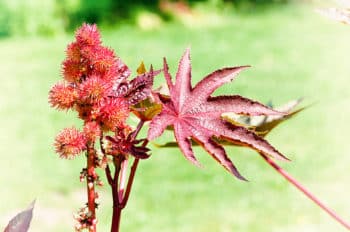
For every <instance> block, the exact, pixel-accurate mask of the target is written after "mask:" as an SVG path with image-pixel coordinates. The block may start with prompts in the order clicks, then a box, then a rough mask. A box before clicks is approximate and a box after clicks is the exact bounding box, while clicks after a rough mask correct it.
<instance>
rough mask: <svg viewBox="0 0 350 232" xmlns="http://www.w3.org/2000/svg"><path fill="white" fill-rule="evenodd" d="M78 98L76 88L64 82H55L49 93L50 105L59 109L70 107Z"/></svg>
mask: <svg viewBox="0 0 350 232" xmlns="http://www.w3.org/2000/svg"><path fill="white" fill-rule="evenodd" d="M77 98H78V92H77V91H76V89H75V88H74V87H73V86H71V85H68V84H67V83H65V82H60V83H57V84H55V85H54V86H53V87H52V88H51V90H50V93H49V102H50V104H51V107H54V108H57V109H59V110H68V109H71V108H72V107H73V106H74V104H75V102H76V100H77Z"/></svg>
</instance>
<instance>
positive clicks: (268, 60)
mask: <svg viewBox="0 0 350 232" xmlns="http://www.w3.org/2000/svg"><path fill="white" fill-rule="evenodd" d="M331 5H332V4H325V3H324V2H321V1H306V0H304V1H301V0H300V1H287V0H285V1H272V0H271V1H263V0H260V1H259V0H255V1H254V0H251V1H249V0H240V1H234V0H232V1H224V0H208V1H199V0H197V1H187V2H168V1H146V0H144V1H142V0H139V1H132V3H128V2H127V1H115V0H114V1H112V0H103V1H91V0H90V1H88V0H62V1H59V0H46V1H39V0H34V1H29V0H28V1H20V0H17V1H9V0H0V35H1V39H0V61H1V63H0V74H1V76H0V78H1V84H0V115H1V116H0V117H1V118H0V119H1V120H0V129H1V133H0V154H1V155H0V164H1V169H0V170H1V172H0V174H1V175H0V184H1V190H0V199H1V201H0V229H2V228H4V227H5V225H6V224H7V221H8V220H9V219H10V218H11V217H12V216H13V215H14V214H15V213H16V212H17V211H19V210H20V209H22V208H25V207H26V205H28V204H29V203H30V202H31V201H32V200H33V199H36V200H37V204H36V207H35V212H34V219H33V222H32V227H31V230H30V231H52V232H62V231H73V228H72V227H73V218H72V214H73V212H75V211H76V210H77V209H78V208H79V207H81V206H82V205H83V204H84V202H86V200H85V192H84V191H85V186H84V185H83V184H82V183H80V182H79V172H80V170H81V168H82V167H83V165H84V159H83V156H81V157H79V158H77V159H75V160H73V161H67V160H61V159H59V158H58V156H57V155H56V154H55V153H54V151H53V148H52V143H53V138H54V136H55V134H57V132H58V131H59V130H61V129H62V128H64V127H67V126H71V125H76V126H78V127H80V126H81V122H80V121H79V120H77V119H75V118H76V115H75V114H74V113H72V112H68V113H65V112H58V111H55V110H54V109H51V108H50V107H49V105H48V103H47V95H48V91H49V89H50V87H51V86H52V85H53V84H54V83H55V82H57V81H58V80H59V79H60V64H61V62H62V60H63V59H64V50H65V47H66V45H67V44H68V43H69V42H70V41H72V40H73V31H74V29H75V28H76V27H77V26H79V25H80V23H81V22H83V21H87V22H97V23H98V25H99V27H100V29H101V33H102V38H103V41H104V45H106V46H110V47H112V48H114V49H115V50H116V53H117V54H118V55H119V56H120V57H121V58H122V60H123V61H124V62H125V63H126V64H128V65H129V67H130V68H131V69H132V70H135V69H136V68H137V66H138V64H139V63H140V61H142V60H143V61H144V62H145V63H146V65H150V64H153V65H154V66H155V67H156V68H160V67H161V62H162V57H164V56H166V57H167V59H168V61H169V63H170V68H171V72H172V73H174V72H175V70H176V65H177V62H178V60H179V58H180V56H181V54H182V52H183V51H184V49H185V48H186V47H188V46H191V51H192V63H193V79H194V80H193V81H194V82H196V81H198V80H200V79H201V77H203V76H204V75H205V74H207V73H208V72H211V71H213V70H215V69H217V68H220V67H223V66H235V65H245V64H250V65H252V66H253V67H252V68H251V69H249V70H247V71H244V72H243V73H241V74H240V75H239V77H238V79H236V80H235V81H234V83H230V84H227V85H225V86H223V87H222V88H220V89H219V90H218V91H217V92H216V93H217V94H232V93H234V94H241V95H244V96H246V97H250V98H254V99H256V100H259V101H262V102H265V103H267V102H269V101H272V102H273V103H274V105H280V104H283V103H285V102H287V101H289V100H292V99H296V98H299V97H304V98H305V100H304V104H305V105H307V104H310V103H315V104H314V105H313V106H312V107H310V108H308V109H307V110H305V111H303V112H302V113H300V114H299V115H298V116H296V117H295V118H293V119H291V120H290V121H288V122H286V123H284V124H282V125H281V126H279V127H278V128H277V129H275V130H274V131H273V132H272V133H271V134H270V135H269V136H268V137H267V139H268V140H269V141H270V142H271V143H272V144H273V145H274V146H275V147H277V148H278V149H279V150H280V151H281V152H283V153H284V154H286V155H287V156H288V157H289V158H290V159H291V160H292V162H289V163H281V165H282V166H283V167H284V168H285V169H287V170H288V171H289V172H290V173H292V174H293V175H294V176H295V177H296V178H297V179H299V180H300V181H301V182H303V183H304V184H305V185H306V186H308V187H309V188H310V189H311V190H312V191H313V192H314V193H316V194H317V195H318V196H319V197H320V198H321V199H323V200H324V201H325V202H327V203H328V204H329V205H330V206H332V207H333V208H334V209H335V210H336V211H337V212H339V214H341V215H343V216H344V217H345V219H350V214H349V209H350V201H349V197H348V196H349V191H350V187H349V174H348V170H349V161H350V156H349V155H348V154H349V151H350V145H349V142H348V136H347V132H348V131H349V130H350V126H349V124H348V118H349V117H350V108H349V103H350V93H349V87H348V84H349V77H350V65H349V61H348V60H349V59H348V58H346V57H348V56H349V51H350V43H349V41H350V27H349V26H345V25H342V24H340V23H337V22H333V21H329V20H328V19H326V18H323V17H322V16H320V15H318V14H317V13H315V9H316V8H319V7H327V6H331ZM134 73H135V72H134ZM163 82H164V81H163V77H157V78H156V86H159V85H160V83H163ZM167 138H169V139H170V138H171V137H170V135H168V137H167ZM227 151H228V153H229V155H230V157H231V158H232V160H233V161H234V162H235V163H236V165H237V166H238V168H239V169H240V170H241V173H242V174H243V175H244V176H245V177H247V178H248V179H249V180H250V181H249V182H247V183H244V182H241V181H238V180H236V179H234V178H233V177H232V176H230V175H229V174H228V173H227V172H225V171H224V170H223V169H222V168H221V167H220V166H219V165H217V163H216V162H215V161H214V160H212V159H211V158H210V157H209V155H207V154H206V153H205V152H203V151H202V150H201V149H200V148H196V149H195V152H196V154H197V155H198V158H199V159H200V161H201V162H202V163H203V164H204V166H205V168H204V169H198V168H196V167H194V166H192V165H190V164H189V163H188V162H187V161H186V160H185V159H184V158H183V157H182V155H181V154H180V153H179V151H178V149H176V148H172V149H170V148H169V149H156V148H154V149H153V151H152V157H151V158H150V159H149V160H147V161H144V162H141V164H140V169H139V171H138V173H137V176H136V179H135V185H134V189H133V192H132V194H131V197H130V201H129V204H128V207H127V208H126V210H125V212H124V215H123V218H122V231H181V232H183V231H184V232H187V231H188V232H189V231H200V232H202V231H203V232H209V231H220V232H229V231H239V232H247V231H254V232H255V231H258V232H271V231H287V232H288V231H291V232H292V231H308V232H309V231H310V232H311V231H317V232H319V231H327V232H328V231H342V227H340V226H339V225H338V224H336V223H335V222H334V221H332V220H331V219H330V218H329V217H328V216H327V215H326V214H325V213H324V212H322V211H320V210H319V208H317V206H315V205H314V204H313V203H311V202H310V201H309V200H308V199H306V198H305V197H304V196H303V195H302V194H301V193H299V192H298V191H297V190H295V189H294V188H293V187H292V186H291V185H290V184H288V183H286V181H285V180H284V179H283V178H281V177H280V176H278V175H277V174H276V173H275V172H274V170H272V169H271V168H270V167H269V166H268V165H267V164H265V163H264V161H263V160H262V159H261V158H260V157H259V156H258V154H256V153H255V152H253V151H250V150H247V149H242V148H232V147H231V148H227ZM99 191H100V192H101V199H100V203H101V204H100V207H99V210H98V219H99V224H98V231H101V232H102V231H109V223H110V217H111V211H112V208H111V199H110V194H109V188H108V186H105V187H103V188H100V189H99ZM343 231H345V230H343Z"/></svg>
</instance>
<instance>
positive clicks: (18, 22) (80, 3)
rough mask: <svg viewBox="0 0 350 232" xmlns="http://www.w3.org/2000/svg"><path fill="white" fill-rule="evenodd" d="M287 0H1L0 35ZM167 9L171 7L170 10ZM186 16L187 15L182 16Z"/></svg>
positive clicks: (244, 7) (171, 16)
mask: <svg viewBox="0 0 350 232" xmlns="http://www.w3.org/2000/svg"><path fill="white" fill-rule="evenodd" d="M288 1H289V0H134V1H122V0H99V1H95V0H45V1H40V0H31V1H23V0H0V37H1V36H9V35H46V36H47V35H53V34H59V33H62V32H64V31H67V30H72V29H74V28H76V26H77V25H80V24H81V23H82V22H87V23H99V24H101V23H103V24H112V25H115V24H118V23H120V22H121V21H125V20H129V21H134V22H136V23H137V24H140V23H139V22H138V21H139V20H138V17H139V14H140V12H141V13H142V12H152V13H153V14H154V15H158V16H160V18H162V19H164V20H169V19H177V18H178V17H179V14H177V13H179V12H178V11H180V14H181V12H182V13H183V12H186V11H188V10H189V9H192V8H194V7H195V6H196V5H198V4H200V5H202V6H205V7H206V8H208V9H210V8H217V7H219V8H221V9H223V8H229V9H235V10H242V11H244V10H247V9H255V8H256V7H257V6H262V5H263V6H266V5H271V4H275V3H285V2H288ZM169 9H171V10H170V11H169ZM185 19H186V18H185Z"/></svg>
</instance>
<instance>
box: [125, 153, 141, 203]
mask: <svg viewBox="0 0 350 232" xmlns="http://www.w3.org/2000/svg"><path fill="white" fill-rule="evenodd" d="M138 164H139V159H137V158H135V159H134V163H133V164H132V166H131V170H130V175H129V179H128V185H127V186H126V190H125V195H124V197H123V200H122V203H121V206H122V208H124V207H125V206H126V203H127V202H128V199H129V196H130V191H131V187H132V184H133V183H134V177H135V173H136V169H137V166H138Z"/></svg>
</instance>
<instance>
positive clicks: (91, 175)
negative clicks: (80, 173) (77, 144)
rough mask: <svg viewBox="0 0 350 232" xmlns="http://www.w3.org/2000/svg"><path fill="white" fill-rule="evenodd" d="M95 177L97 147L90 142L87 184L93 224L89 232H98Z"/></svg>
mask: <svg viewBox="0 0 350 232" xmlns="http://www.w3.org/2000/svg"><path fill="white" fill-rule="evenodd" d="M95 179H96V172H95V149H94V144H88V150H87V176H86V183H87V185H86V186H87V197H88V209H89V213H90V216H89V218H90V220H91V226H90V227H89V232H96V213H95V209H96V205H95V199H96V193H95Z"/></svg>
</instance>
